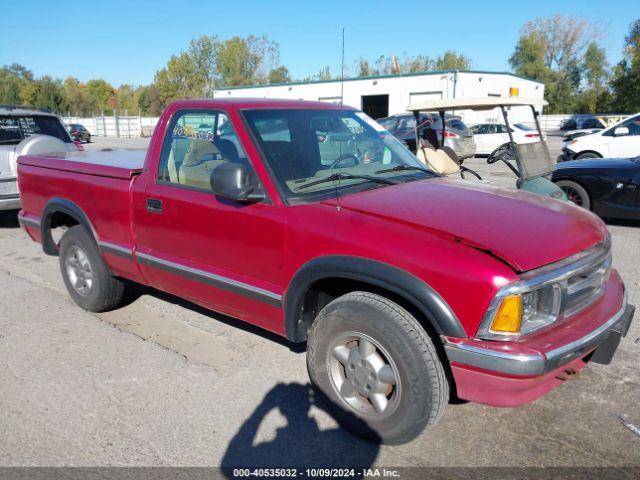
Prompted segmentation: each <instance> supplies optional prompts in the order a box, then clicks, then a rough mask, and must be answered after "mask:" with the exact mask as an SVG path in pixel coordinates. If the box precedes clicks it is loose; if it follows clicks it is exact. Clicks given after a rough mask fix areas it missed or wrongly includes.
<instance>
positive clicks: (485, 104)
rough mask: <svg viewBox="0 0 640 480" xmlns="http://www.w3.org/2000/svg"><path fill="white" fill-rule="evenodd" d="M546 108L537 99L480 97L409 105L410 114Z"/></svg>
mask: <svg viewBox="0 0 640 480" xmlns="http://www.w3.org/2000/svg"><path fill="white" fill-rule="evenodd" d="M530 105H533V106H535V107H538V106H542V107H544V106H546V105H549V102H547V101H546V100H543V99H541V98H540V99H538V98H520V97H504V98H503V97H480V98H450V99H446V100H427V101H425V102H420V103H415V104H413V105H409V106H408V107H407V110H408V111H410V112H440V111H443V110H493V109H494V108H497V107H501V106H505V107H517V106H530Z"/></svg>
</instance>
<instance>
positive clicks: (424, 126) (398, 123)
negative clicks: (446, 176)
mask: <svg viewBox="0 0 640 480" xmlns="http://www.w3.org/2000/svg"><path fill="white" fill-rule="evenodd" d="M419 121H420V124H419V125H418V128H419V131H420V134H421V136H423V134H424V133H425V130H431V131H430V132H426V134H427V136H429V134H430V135H431V136H432V137H433V139H432V142H431V143H438V145H434V146H435V147H437V146H440V145H442V144H443V142H442V120H441V119H440V115H438V114H437V113H421V114H420V118H419ZM378 123H380V125H382V126H383V127H384V128H386V129H387V130H388V131H389V132H390V133H392V134H393V135H394V136H395V137H396V138H398V139H399V140H401V141H402V142H403V143H404V144H405V145H407V147H408V148H409V150H411V151H412V152H415V151H416V132H415V128H416V123H415V117H414V116H413V115H412V114H401V115H393V116H391V117H387V118H382V119H379V120H378ZM436 139H437V140H436ZM444 145H445V146H447V147H450V148H452V149H453V150H454V152H456V155H458V158H459V159H460V160H464V159H466V158H470V157H473V156H474V155H475V154H476V144H475V141H474V139H473V133H472V132H471V130H469V129H468V128H467V126H466V125H465V124H464V122H463V121H462V120H461V119H460V118H459V117H456V116H453V115H448V114H447V115H446V117H445V131H444Z"/></svg>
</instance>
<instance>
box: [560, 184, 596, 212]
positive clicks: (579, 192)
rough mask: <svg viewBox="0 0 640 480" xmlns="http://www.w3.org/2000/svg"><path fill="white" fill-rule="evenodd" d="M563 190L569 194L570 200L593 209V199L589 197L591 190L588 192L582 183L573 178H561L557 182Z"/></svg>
mask: <svg viewBox="0 0 640 480" xmlns="http://www.w3.org/2000/svg"><path fill="white" fill-rule="evenodd" d="M556 185H558V186H559V187H560V188H561V189H562V191H563V192H564V193H565V194H566V195H567V197H568V198H569V201H571V202H572V203H574V204H576V205H578V206H579V207H582V208H585V209H587V210H591V199H590V198H589V192H587V191H586V190H585V189H584V187H583V186H582V185H580V184H579V183H576V182H572V181H571V180H559V181H557V182H556Z"/></svg>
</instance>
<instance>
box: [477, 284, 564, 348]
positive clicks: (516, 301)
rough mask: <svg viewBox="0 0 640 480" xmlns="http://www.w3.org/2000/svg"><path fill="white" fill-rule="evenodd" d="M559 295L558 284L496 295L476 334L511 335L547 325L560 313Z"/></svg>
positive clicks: (481, 335) (491, 336)
mask: <svg viewBox="0 0 640 480" xmlns="http://www.w3.org/2000/svg"><path fill="white" fill-rule="evenodd" d="M561 298H562V289H561V287H560V285H558V284H550V285H545V286H542V287H540V288H537V289H535V290H531V291H527V292H519V293H511V294H507V295H500V296H498V297H496V298H495V299H494V301H493V302H492V304H491V307H489V311H488V312H487V315H486V316H485V318H484V321H483V322H482V325H481V327H480V330H479V331H478V336H479V337H481V338H486V339H499V338H505V337H507V338H513V337H514V336H518V335H522V334H525V333H531V332H533V331H535V330H539V329H540V328H543V327H545V326H547V325H551V324H552V323H553V322H555V321H556V320H557V319H558V316H559V314H560V304H561Z"/></svg>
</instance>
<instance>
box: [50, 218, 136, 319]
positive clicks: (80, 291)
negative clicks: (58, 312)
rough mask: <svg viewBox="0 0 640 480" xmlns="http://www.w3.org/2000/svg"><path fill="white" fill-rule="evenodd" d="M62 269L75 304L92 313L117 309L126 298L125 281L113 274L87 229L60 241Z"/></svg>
mask: <svg viewBox="0 0 640 480" xmlns="http://www.w3.org/2000/svg"><path fill="white" fill-rule="evenodd" d="M60 270H61V271H62V279H63V280H64V284H65V286H66V287H67V291H68V292H69V295H71V298H73V301H74V302H76V303H77V304H78V305H79V306H80V307H82V308H84V309H85V310H89V311H91V312H104V311H106V310H111V309H113V308H115V307H117V306H118V305H119V304H120V302H121V301H122V297H123V295H124V284H123V282H122V280H120V279H118V278H115V277H113V276H112V275H111V272H110V271H109V268H108V267H107V265H106V264H105V263H104V261H103V260H102V257H101V256H100V253H99V252H98V248H97V246H96V244H95V242H94V241H93V239H92V238H91V236H90V235H89V233H87V231H86V230H85V228H84V227H82V226H80V225H76V226H73V227H71V228H70V229H69V230H67V231H66V233H65V234H64V235H63V237H62V239H61V240H60Z"/></svg>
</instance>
